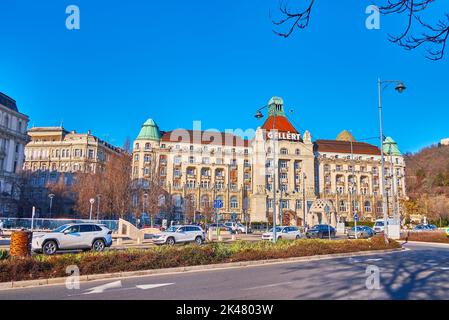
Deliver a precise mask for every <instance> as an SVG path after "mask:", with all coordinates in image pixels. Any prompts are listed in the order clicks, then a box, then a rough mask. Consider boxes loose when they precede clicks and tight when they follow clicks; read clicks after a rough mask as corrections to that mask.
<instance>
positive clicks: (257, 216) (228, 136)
mask: <svg viewBox="0 0 449 320" xmlns="http://www.w3.org/2000/svg"><path fill="white" fill-rule="evenodd" d="M389 139H390V140H388V141H387V140H385V142H384V150H385V148H386V147H389V149H388V150H386V153H387V154H386V157H385V159H386V164H387V165H386V173H387V179H386V181H387V187H388V190H389V191H388V192H389V193H391V192H390V191H391V185H392V184H391V181H394V182H393V191H394V193H395V195H396V197H394V201H393V197H389V203H390V205H389V208H390V209H389V214H390V215H392V211H393V208H395V209H396V210H398V209H397V208H398V206H397V203H399V202H400V200H401V199H405V197H406V195H405V185H404V178H403V176H404V168H405V165H404V160H403V157H402V155H401V154H400V152H399V150H398V148H397V145H396V143H395V142H394V141H393V140H392V139H391V138H389ZM387 142H388V143H389V145H387ZM392 150H393V151H394V152H393V151H392ZM388 151H390V154H389V153H388ZM380 154H381V152H380V149H379V148H378V147H376V146H374V145H370V144H367V143H363V142H357V141H355V139H354V138H353V137H352V135H351V134H350V133H349V132H346V131H343V132H342V133H341V134H340V135H339V136H338V137H337V138H336V139H335V140H316V141H313V140H312V135H311V133H310V132H308V131H304V132H301V133H300V132H299V131H298V130H297V129H296V128H295V127H294V126H293V125H292V124H291V122H290V121H289V119H288V118H287V116H286V115H285V112H284V105H283V100H282V99H281V98H279V97H273V98H272V99H271V100H270V101H269V103H268V117H267V119H266V121H265V123H264V124H263V125H262V126H261V127H259V128H257V129H256V130H255V132H254V135H253V137H252V138H251V139H242V138H241V137H240V135H239V134H237V133H233V132H231V131H230V132H228V131H226V132H216V131H201V130H184V129H177V130H172V131H163V130H160V129H159V127H158V126H157V124H156V123H155V122H154V120H152V119H149V120H147V121H146V122H145V123H144V124H143V126H142V128H141V131H140V133H139V135H138V137H137V138H136V140H135V141H134V145H133V164H132V167H133V169H132V172H133V173H132V174H133V179H134V180H135V181H138V182H139V185H140V186H142V187H144V188H145V181H146V180H149V179H153V178H154V176H155V175H157V179H158V182H159V183H160V185H161V186H163V188H164V189H165V190H166V191H167V192H168V193H169V194H170V195H172V201H173V205H174V206H175V207H176V208H177V212H178V213H179V216H180V217H182V216H183V215H184V214H185V213H186V204H188V205H189V206H193V208H194V210H195V213H196V214H198V215H199V216H201V215H202V213H203V212H204V211H206V210H210V208H211V206H213V204H212V203H213V200H222V203H223V207H222V208H220V209H217V210H218V212H219V214H220V218H221V220H229V219H232V218H235V219H238V220H240V221H252V222H266V221H272V217H273V210H274V209H275V210H276V212H277V221H282V222H283V224H297V225H304V224H308V225H311V224H316V223H328V222H329V223H331V224H332V225H336V223H337V221H343V220H348V221H350V220H352V219H353V215H354V213H355V212H356V213H357V214H358V215H359V216H360V218H361V219H366V220H374V219H375V218H376V217H380V216H381V215H382V211H379V208H378V204H379V201H381V200H382V198H381V192H380V190H382V189H381V188H382V181H381V180H382V179H381V178H379V173H380V159H381V156H380ZM275 164H276V165H275ZM155 168H157V170H155ZM274 190H276V194H275V193H274ZM391 195H392V196H393V193H391ZM275 198H276V201H275V200H274V199H275ZM393 204H394V205H393ZM381 209H382V208H380V210H381Z"/></svg>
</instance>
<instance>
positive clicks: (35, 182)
mask: <svg viewBox="0 0 449 320" xmlns="http://www.w3.org/2000/svg"><path fill="white" fill-rule="evenodd" d="M28 135H29V137H30V141H29V143H28V144H27V145H26V147H25V163H24V165H23V169H24V172H25V173H27V174H28V177H29V179H28V180H29V184H30V186H29V188H27V189H26V195H25V198H26V199H28V200H30V201H32V202H33V204H34V205H35V206H36V207H37V208H36V209H37V211H38V213H39V214H40V215H41V216H48V214H49V203H50V201H49V197H48V196H49V193H50V192H49V189H48V186H49V185H55V184H57V183H63V185H65V186H70V185H71V184H72V182H73V178H74V176H75V175H76V174H77V173H78V172H83V173H95V172H97V171H98V170H100V171H101V170H103V169H104V166H105V163H106V161H107V160H108V159H109V157H110V156H111V155H113V154H118V153H120V152H121V149H119V148H117V147H115V146H113V145H111V144H109V143H107V142H106V141H103V140H101V139H99V138H98V137H96V136H94V135H92V134H91V132H90V131H89V132H87V133H77V132H75V131H67V130H65V129H64V128H63V127H33V128H31V129H30V130H28ZM58 200H60V199H55V202H56V201H58ZM61 207H62V208H60V210H61V211H62V212H58V213H59V214H64V213H65V214H68V213H73V201H72V200H71V199H70V197H67V198H66V199H65V200H64V203H63V204H62V205H61Z"/></svg>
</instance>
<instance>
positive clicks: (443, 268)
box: [440, 267, 449, 270]
mask: <svg viewBox="0 0 449 320" xmlns="http://www.w3.org/2000/svg"><path fill="white" fill-rule="evenodd" d="M440 269H441V270H449V267H441V268H440Z"/></svg>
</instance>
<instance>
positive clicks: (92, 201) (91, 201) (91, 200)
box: [89, 198, 95, 221]
mask: <svg viewBox="0 0 449 320" xmlns="http://www.w3.org/2000/svg"><path fill="white" fill-rule="evenodd" d="M89 202H90V213H89V220H91V221H92V207H93V205H94V203H95V199H94V198H90V200H89Z"/></svg>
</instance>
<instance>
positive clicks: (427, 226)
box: [413, 224, 437, 231]
mask: <svg viewBox="0 0 449 320" xmlns="http://www.w3.org/2000/svg"><path fill="white" fill-rule="evenodd" d="M435 230H437V227H436V226H435V225H433V224H418V225H417V226H416V227H415V228H414V229H413V231H435Z"/></svg>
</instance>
